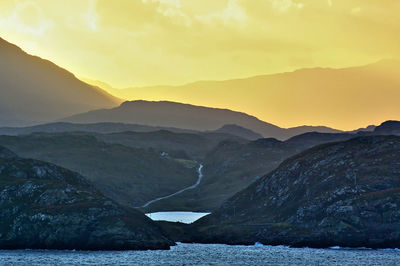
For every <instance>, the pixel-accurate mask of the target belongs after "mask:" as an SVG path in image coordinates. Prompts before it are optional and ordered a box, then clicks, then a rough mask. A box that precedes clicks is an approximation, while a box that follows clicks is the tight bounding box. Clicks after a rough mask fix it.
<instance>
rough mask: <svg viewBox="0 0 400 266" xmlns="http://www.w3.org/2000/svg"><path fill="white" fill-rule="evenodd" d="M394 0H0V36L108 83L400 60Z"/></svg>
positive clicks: (399, 5)
mask: <svg viewBox="0 0 400 266" xmlns="http://www.w3.org/2000/svg"><path fill="white" fill-rule="evenodd" d="M399 14H400V1H399V0H117V1H111V0H97V1H96V0H68V1H61V0H1V1H0V35H1V36H2V37H3V38H4V39H6V40H8V41H10V42H13V43H15V44H17V45H19V46H20V47H21V48H23V49H24V50H26V51H27V52H29V53H32V54H35V55H39V56H41V57H43V58H46V59H49V60H51V61H53V62H55V63H56V64H58V65H60V66H63V67H65V68H67V69H68V70H70V71H72V72H73V73H75V74H76V75H77V76H79V77H85V78H90V79H96V80H101V81H104V82H107V83H110V84H111V85H113V86H114V87H130V86H147V85H156V84H165V85H173V84H182V83H187V82H192V81H196V80H215V79H216V80H221V79H231V78H238V77H247V76H254V75H259V74H268V73H278V72H283V71H290V70H294V69H298V68H303V67H314V66H329V67H345V66H353V65H362V64H366V63H371V62H374V61H377V60H379V59H382V58H398V57H400V15H399Z"/></svg>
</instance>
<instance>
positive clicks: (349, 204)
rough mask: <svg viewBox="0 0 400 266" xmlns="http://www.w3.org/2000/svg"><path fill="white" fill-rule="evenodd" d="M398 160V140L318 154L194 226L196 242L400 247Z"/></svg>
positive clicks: (364, 141) (283, 168)
mask: <svg viewBox="0 0 400 266" xmlns="http://www.w3.org/2000/svg"><path fill="white" fill-rule="evenodd" d="M399 161H400V137H395V136H371V137H358V138H355V139H351V140H348V141H345V142H338V143H330V144H324V145H321V146H317V147H314V148H312V149H309V150H307V151H305V152H302V153H300V154H298V155H296V156H294V157H291V158H290V159H288V160H286V161H284V162H283V163H282V164H281V165H280V166H279V167H278V168H277V169H276V170H274V171H273V172H271V173H269V174H268V175H266V176H264V177H263V178H261V179H260V180H258V181H256V182H255V183H254V184H252V185H251V186H249V187H248V188H247V189H245V190H244V191H242V192H240V193H238V194H236V195H235V196H234V197H232V198H231V199H229V200H228V201H227V202H225V203H224V204H223V205H222V207H221V208H220V209H219V210H218V211H216V212H215V213H213V214H211V215H209V216H206V217H204V218H202V219H200V220H199V221H197V222H196V223H195V224H194V226H195V228H196V230H197V234H196V235H195V236H193V238H192V239H191V241H195V242H207V243H209V242H211V243H215V242H217V243H229V244H250V243H254V242H261V243H264V244H284V245H291V246H311V247H328V246H347V247H360V246H362V247H372V248H393V247H400V211H399V208H400V163H399Z"/></svg>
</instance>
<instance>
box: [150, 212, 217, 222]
mask: <svg viewBox="0 0 400 266" xmlns="http://www.w3.org/2000/svg"><path fill="white" fill-rule="evenodd" d="M207 214H210V213H209V212H153V213H146V215H147V217H149V218H150V219H152V220H153V221H168V222H180V223H185V224H190V223H193V222H195V221H196V220H198V219H200V218H201V217H203V216H206V215H207Z"/></svg>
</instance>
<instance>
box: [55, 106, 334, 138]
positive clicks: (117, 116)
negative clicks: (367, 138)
mask: <svg viewBox="0 0 400 266" xmlns="http://www.w3.org/2000/svg"><path fill="white" fill-rule="evenodd" d="M62 121H64V122H73V123H99V122H122V123H132V124H142V125H148V126H163V127H175V128H184V129H191V130H199V131H205V130H216V129H218V128H221V127H223V126H224V125H227V124H235V125H238V126H241V127H244V128H247V129H250V130H252V131H254V133H258V134H261V135H262V136H264V137H274V138H277V139H286V138H289V137H291V136H295V135H298V134H301V133H304V132H310V131H319V132H329V133H334V132H339V131H338V130H334V129H331V128H327V127H309V126H304V127H296V128H289V129H284V128H280V127H278V126H275V125H272V124H270V123H267V122H264V121H261V120H259V119H258V118H256V117H254V116H251V115H248V114H245V113H241V112H235V111H232V110H228V109H218V108H209V107H203V106H195V105H190V104H182V103H176V102H167V101H160V102H149V101H141V100H140V101H132V102H124V103H122V104H121V105H120V106H119V107H116V108H112V109H100V110H95V111H89V112H87V113H83V114H78V115H74V116H71V117H67V118H65V119H62Z"/></svg>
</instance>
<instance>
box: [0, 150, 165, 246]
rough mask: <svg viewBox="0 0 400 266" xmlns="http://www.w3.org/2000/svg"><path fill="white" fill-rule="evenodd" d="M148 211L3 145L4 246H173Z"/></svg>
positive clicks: (0, 227) (0, 220)
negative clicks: (122, 203)
mask: <svg viewBox="0 0 400 266" xmlns="http://www.w3.org/2000/svg"><path fill="white" fill-rule="evenodd" d="M172 244H173V243H172V242H171V241H169V240H168V239H167V238H166V237H164V236H163V234H162V233H161V231H160V229H159V228H158V226H156V225H155V224H154V223H153V222H152V221H151V220H150V219H148V218H147V217H146V216H145V215H143V214H142V213H140V212H138V211H135V210H132V209H129V208H125V207H122V206H120V205H119V204H117V203H115V202H114V201H112V200H110V199H108V198H106V197H104V196H103V195H102V194H100V193H99V192H97V191H96V190H95V189H94V187H93V186H92V185H90V184H89V183H88V182H87V181H86V180H85V179H84V178H83V177H81V176H80V175H79V174H77V173H75V172H72V171H69V170H67V169H64V168H61V167H58V166H55V165H53V164H49V163H45V162H41V161H36V160H31V159H22V158H19V157H18V156H16V155H15V154H13V153H12V152H11V151H9V150H7V149H5V148H2V147H0V248H1V249H26V248H30V249H31V248H40V249H88V250H98V249H107V250H109V249H113V250H114V249H116V250H123V249H167V248H169V246H170V245H172Z"/></svg>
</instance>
